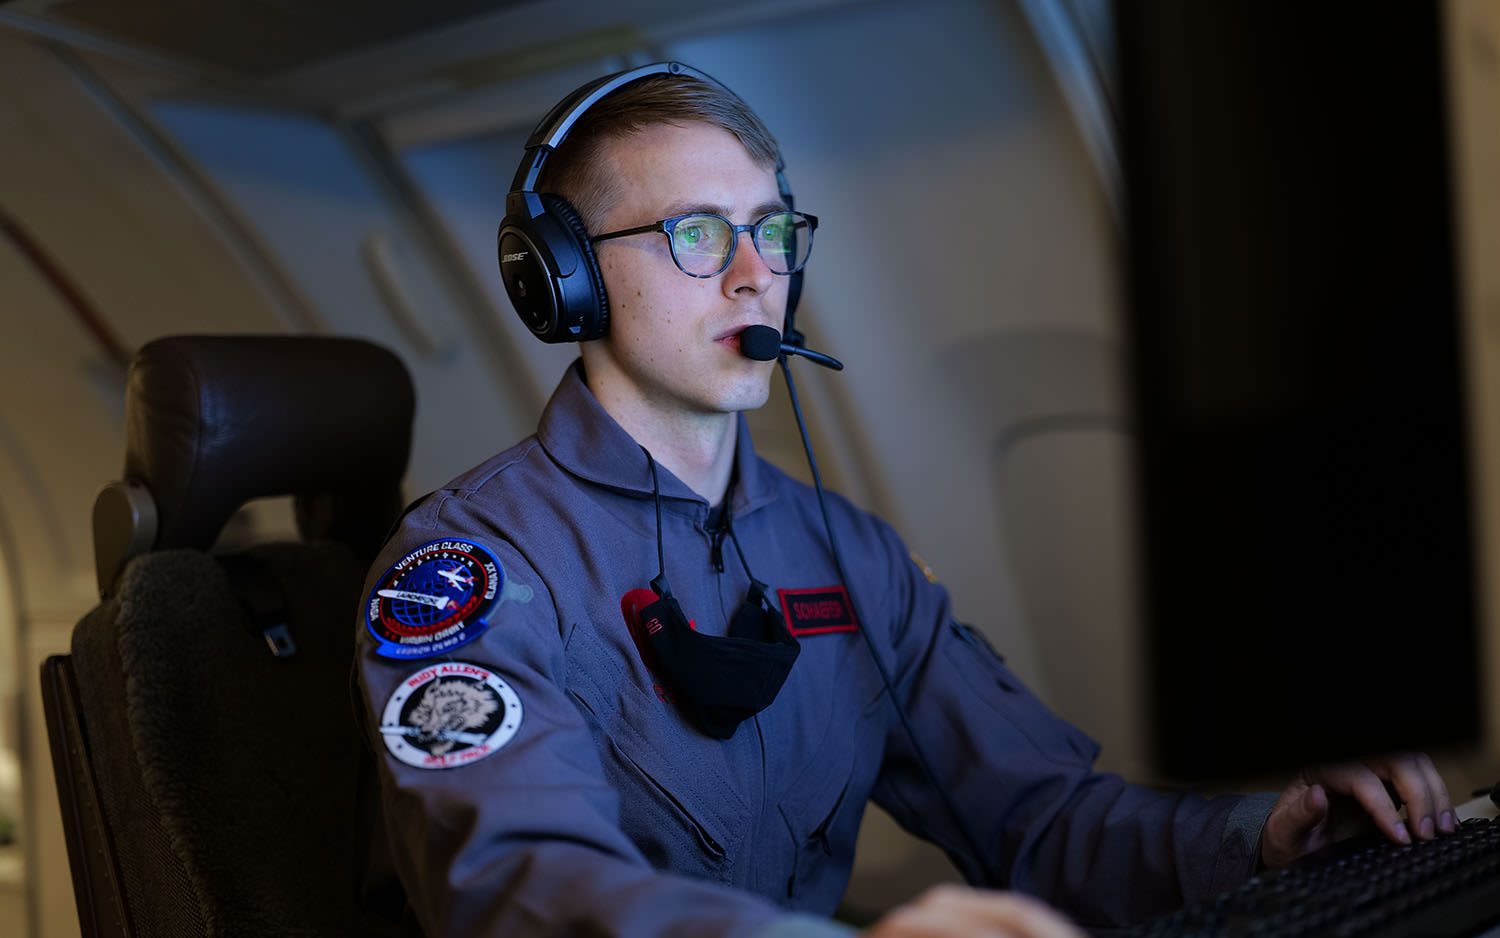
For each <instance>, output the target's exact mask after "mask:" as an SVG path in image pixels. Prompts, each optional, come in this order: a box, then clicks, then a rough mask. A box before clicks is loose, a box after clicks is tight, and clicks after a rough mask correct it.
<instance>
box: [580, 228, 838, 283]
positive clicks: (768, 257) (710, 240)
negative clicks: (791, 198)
mask: <svg viewBox="0 0 1500 938" xmlns="http://www.w3.org/2000/svg"><path fill="white" fill-rule="evenodd" d="M817 228H818V218H817V216H816V215H805V214H803V213H802V212H772V213H771V214H769V215H767V216H765V217H764V218H762V219H761V220H760V221H757V222H755V223H754V224H752V225H736V224H734V223H733V222H731V221H730V220H729V219H727V218H725V217H724V216H722V215H713V214H709V213H706V212H698V213H695V214H692V215H677V216H674V217H672V218H663V219H662V220H661V221H658V222H652V223H651V224H649V225H641V226H640V227H639V228H625V229H623V230H621V231H611V232H608V233H606V234H602V235H595V236H594V237H592V238H590V239H589V243H590V244H597V243H598V242H600V241H606V240H608V239H610V238H624V237H627V236H629V235H638V234H647V233H649V232H652V231H660V232H661V233H662V234H664V235H666V236H667V243H668V244H669V245H671V247H672V261H673V262H674V263H675V264H676V265H677V269H678V270H681V271H682V272H683V273H685V274H687V275H688V276H689V277H698V278H700V279H706V278H708V277H717V276H718V275H719V274H722V273H723V272H724V271H725V270H727V269H728V268H729V265H730V263H731V262H732V261H733V260H734V249H735V247H736V246H737V245H738V244H739V241H740V232H742V231H748V232H750V236H751V243H753V244H754V245H755V252H756V253H757V254H759V255H760V257H761V260H763V261H765V262H766V266H767V267H769V268H771V273H773V274H780V275H782V276H786V275H787V274H794V273H796V272H797V271H799V270H801V269H802V266H803V265H804V264H806V263H807V257H808V255H809V254H811V253H812V241H813V232H814V231H816V230H817Z"/></svg>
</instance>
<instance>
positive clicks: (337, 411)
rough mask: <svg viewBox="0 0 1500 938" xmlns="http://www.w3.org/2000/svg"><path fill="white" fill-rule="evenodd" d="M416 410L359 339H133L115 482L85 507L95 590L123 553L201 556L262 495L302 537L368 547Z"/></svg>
mask: <svg viewBox="0 0 1500 938" xmlns="http://www.w3.org/2000/svg"><path fill="white" fill-rule="evenodd" d="M414 407H415V403H414V395H413V391H412V384H411V379H410V376H409V375H408V374H407V371H406V368H405V366H404V365H402V363H401V360H400V359H399V358H397V357H396V356H395V355H394V354H392V353H391V352H390V351H389V350H387V349H384V348H382V347H380V346H378V345H375V344H373V343H370V342H367V341H364V340H362V339H349V338H332V337H326V336H281V335H275V336H272V335H253V336H252V335H242V336H172V337H168V338H163V339H158V340H156V341H154V342H151V343H149V344H147V345H145V346H144V347H142V348H141V350H140V351H139V352H138V353H137V354H136V356H135V359H134V360H133V361H132V362H131V365H130V374H129V379H128V384H127V388H126V397H125V476H124V480H123V483H117V484H116V485H114V486H111V487H109V488H107V489H106V490H105V492H104V493H101V495H100V499H99V501H98V502H96V505H95V513H94V514H95V518H94V527H95V552H96V562H97V565H98V573H99V583H100V590H101V593H105V592H107V591H108V589H109V587H110V585H111V584H112V583H113V581H114V579H115V577H116V576H118V574H119V572H120V569H121V568H122V567H123V566H124V563H125V561H126V560H128V559H129V557H130V556H131V555H132V554H133V553H139V552H140V551H142V550H149V549H157V550H165V549H169V548H177V547H188V548H196V549H199V550H207V549H208V548H209V547H211V546H212V545H213V543H214V541H215V540H216V539H217V538H218V536H219V532H220V530H221V529H222V528H223V526H224V524H225V522H227V521H228V520H229V518H230V516H231V515H233V514H234V512H235V511H237V510H238V509H239V508H240V506H241V505H243V504H245V503H246V502H247V501H249V500H251V499H254V498H260V497H265V496H275V495H294V496H298V506H297V507H298V512H297V514H298V524H299V527H301V528H302V534H303V536H304V537H308V538H311V537H334V538H336V539H340V540H346V541H350V542H352V543H353V544H354V546H356V547H357V548H361V549H362V548H364V547H366V546H368V544H367V542H368V541H369V540H371V539H376V541H377V542H376V544H375V545H374V546H375V547H378V539H379V538H380V537H381V536H383V534H384V532H385V530H386V527H387V526H388V525H389V524H390V522H391V520H392V519H393V518H394V517H395V514H396V512H398V511H399V509H400V505H401V478H402V476H403V475H404V474H405V472H406V463H407V457H408V456H409V455H410V449H411V424H412V415H413V411H414ZM153 514H154V519H153V518H152V517H151V516H152V515H153ZM153 521H154V528H155V531H154V535H153V534H152V532H151V530H150V529H151V527H152V524H153ZM310 526H311V527H314V528H316V529H314V530H310Z"/></svg>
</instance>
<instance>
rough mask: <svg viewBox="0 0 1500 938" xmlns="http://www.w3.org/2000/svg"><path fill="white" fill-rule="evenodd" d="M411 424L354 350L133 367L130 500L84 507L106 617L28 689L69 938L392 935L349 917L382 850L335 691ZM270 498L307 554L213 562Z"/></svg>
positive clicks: (111, 489)
mask: <svg viewBox="0 0 1500 938" xmlns="http://www.w3.org/2000/svg"><path fill="white" fill-rule="evenodd" d="M413 407H414V403H413V391H412V385H411V381H410V378H409V376H408V374H407V372H406V369H405V367H404V366H403V365H402V364H401V362H400V360H399V359H397V358H396V356H395V355H393V354H392V353H390V352H389V351H387V350H386V349H383V348H381V347H379V346H376V345H373V344H371V343H369V342H365V341H362V340H357V339H344V338H331V337H312V336H176V337H169V338H165V339H159V340H157V341H154V342H151V343H150V344H148V345H146V346H145V347H143V348H142V349H141V350H140V352H139V353H138V354H137V355H136V357H135V359H134V361H133V362H132V364H131V368H130V372H129V379H128V387H127V393H126V414H125V426H126V453H125V472H124V477H123V478H122V479H121V480H119V481H117V482H114V483H111V484H110V485H108V486H106V487H105V489H104V491H103V492H101V493H100V495H99V497H98V500H97V501H96V503H95V511H94V541H95V550H96V558H95V559H96V566H97V570H98V575H99V589H100V596H101V601H100V604H99V605H98V606H97V607H95V608H94V609H93V610H92V611H90V612H89V613H88V614H87V615H86V616H84V618H83V619H82V620H80V621H79V623H78V624H77V626H76V627H75V629H74V632H73V638H72V647H71V654H69V655H57V656H53V657H51V658H49V659H47V661H45V662H44V663H43V666H42V685H43V699H44V709H45V711H46V717H47V731H48V736H49V739H50V742H51V747H52V759H53V766H54V769H55V772H56V777H57V787H58V795H59V799H60V801H61V804H62V812H63V825H64V829H65V834H66V838H67V842H68V858H69V864H70V867H71V869H72V873H73V883H74V894H75V897H76V899H77V903H78V913H79V920H80V925H81V928H82V933H83V935H84V938H93V936H134V935H174V936H177V935H183V936H191V935H205V936H206V935H214V936H237V935H246V936H249V935H254V936H257V938H265V936H276V935H285V936H292V935H296V936H323V935H353V934H359V935H377V936H378V935H382V934H394V933H395V927H394V924H393V923H392V922H391V920H390V919H389V918H388V917H387V916H386V915H384V914H382V913H381V912H380V911H378V910H377V909H376V908H375V906H374V905H373V904H371V903H368V902H366V901H365V897H364V896H362V895H361V884H362V882H363V881H364V873H365V870H364V864H365V858H366V856H367V855H368V854H369V851H368V850H367V844H368V840H367V839H368V838H369V837H370V836H372V835H373V836H383V833H381V832H379V831H378V829H376V828H375V827H374V826H373V825H372V823H371V819H372V818H374V817H375V816H376V815H375V808H374V801H373V799H375V798H376V797H377V796H376V793H375V789H374V786H373V767H372V764H371V762H370V755H369V753H368V750H367V749H366V747H365V745H364V743H363V741H362V737H361V735H360V733H359V731H358V727H357V723H356V719H357V717H356V710H355V706H354V701H353V698H352V696H351V693H350V677H351V666H352V660H353V642H354V622H355V618H354V617H355V613H356V610H357V608H358V605H359V603H360V601H361V599H362V596H361V595H360V591H361V586H362V583H363V579H364V575H365V572H366V568H367V566H368V564H369V563H370V562H371V561H372V560H373V558H374V555H375V553H376V551H377V550H378V549H379V546H380V543H381V540H382V539H383V538H384V536H385V533H386V531H387V530H388V528H389V526H390V525H391V523H392V522H393V521H394V520H395V518H396V517H397V516H398V515H399V513H400V508H401V503H402V499H401V478H402V476H403V475H404V473H405V470H406V464H407V458H408V455H409V450H410V440H411V423H412V414H413ZM276 495H292V496H294V498H295V505H296V517H297V524H298V530H299V534H300V536H301V540H300V541H297V542H293V543H266V544H255V545H249V546H245V548H244V549H243V550H236V551H234V552H224V550H223V544H222V543H221V544H220V550H219V551H218V552H213V551H212V550H211V549H212V548H214V546H215V543H216V542H217V541H220V533H221V531H222V530H223V529H224V527H225V525H226V523H227V522H228V521H229V520H230V518H231V516H233V515H234V513H235V512H236V511H237V510H238V509H239V508H240V507H241V506H242V505H243V504H244V503H245V502H247V501H249V500H250V499H253V498H258V497H263V496H276ZM396 908H398V909H399V903H396Z"/></svg>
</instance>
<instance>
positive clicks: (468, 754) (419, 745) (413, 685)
mask: <svg viewBox="0 0 1500 938" xmlns="http://www.w3.org/2000/svg"><path fill="white" fill-rule="evenodd" d="M520 726H521V698H520V697H517V696H516V692H515V691H514V690H512V689H511V686H510V685H509V684H507V683H505V681H504V680H503V679H501V677H500V675H498V674H496V673H495V672H494V671H491V670H490V669H488V668H483V667H480V666H479V665H477V664H469V663H467V662H463V661H445V662H442V663H440V664H435V665H432V666H431V667H427V668H423V669H422V670H420V671H417V672H416V673H414V674H412V675H411V676H410V677H408V678H407V679H406V680H404V681H402V682H401V684H400V685H399V686H398V687H397V688H396V689H395V691H393V692H392V693H391V697H390V699H389V700H387V701H386V702H385V712H384V713H382V714H381V717H380V734H381V736H383V737H384V738H385V746H386V748H387V749H389V750H390V751H391V755H393V756H395V757H396V758H397V759H400V760H401V761H402V762H405V763H406V764H407V765H411V766H416V767H417V768H419V769H451V768H454V767H456V766H460V765H468V764H469V763H471V762H476V761H478V760H480V759H483V758H484V757H485V756H489V755H493V754H494V753H496V752H498V751H499V750H500V749H501V748H502V747H503V746H504V745H505V744H506V743H508V742H510V740H511V737H513V736H515V735H516V730H518V729H519V728H520Z"/></svg>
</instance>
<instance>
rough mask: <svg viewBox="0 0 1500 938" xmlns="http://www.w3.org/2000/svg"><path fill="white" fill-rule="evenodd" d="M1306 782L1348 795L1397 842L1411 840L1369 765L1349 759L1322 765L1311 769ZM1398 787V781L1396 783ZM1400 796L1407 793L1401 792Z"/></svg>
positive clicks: (1404, 795)
mask: <svg viewBox="0 0 1500 938" xmlns="http://www.w3.org/2000/svg"><path fill="white" fill-rule="evenodd" d="M1308 781H1309V782H1312V783H1317V784H1322V785H1323V786H1324V787H1326V788H1327V789H1328V790H1329V791H1331V792H1334V793H1337V794H1341V795H1349V796H1350V797H1352V798H1354V800H1355V801H1358V802H1359V804H1360V807H1362V808H1364V809H1365V812H1366V813H1367V814H1369V815H1370V818H1371V819H1372V820H1373V821H1374V822H1375V826H1376V827H1378V828H1380V830H1381V832H1383V833H1384V834H1385V835H1386V836H1387V837H1389V838H1391V839H1392V840H1394V841H1397V842H1398V843H1403V844H1408V843H1411V834H1410V833H1409V832H1408V830H1407V828H1406V825H1405V824H1403V823H1402V821H1401V815H1399V814H1397V813H1396V805H1395V803H1394V802H1392V801H1391V796H1390V795H1389V794H1387V793H1386V790H1385V785H1384V784H1382V782H1381V780H1380V777H1379V776H1378V775H1376V774H1375V772H1374V771H1373V770H1371V769H1370V768H1369V767H1368V766H1365V765H1361V764H1359V763H1354V762H1348V763H1339V764H1336V765H1330V766H1323V767H1321V768H1319V769H1317V770H1315V771H1314V772H1313V773H1312V777H1310V778H1309V779H1308ZM1397 785H1398V788H1399V785H1400V783H1399V782H1398V783H1397ZM1402 797H1403V798H1408V797H1409V795H1408V794H1407V793H1405V792H1403V793H1402Z"/></svg>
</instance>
